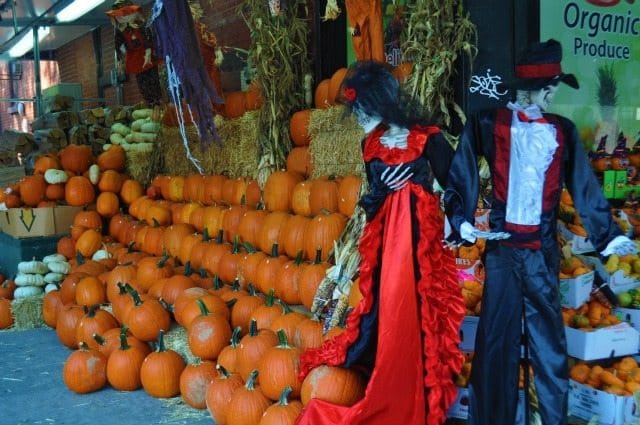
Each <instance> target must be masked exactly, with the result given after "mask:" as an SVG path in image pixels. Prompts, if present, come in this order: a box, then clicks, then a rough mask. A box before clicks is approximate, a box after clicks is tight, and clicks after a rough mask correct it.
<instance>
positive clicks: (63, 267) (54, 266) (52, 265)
mask: <svg viewBox="0 0 640 425" xmlns="http://www.w3.org/2000/svg"><path fill="white" fill-rule="evenodd" d="M47 267H48V268H49V270H50V271H52V272H54V273H61V274H69V272H70V271H71V264H69V263H68V262H67V261H51V262H49V263H47Z"/></svg>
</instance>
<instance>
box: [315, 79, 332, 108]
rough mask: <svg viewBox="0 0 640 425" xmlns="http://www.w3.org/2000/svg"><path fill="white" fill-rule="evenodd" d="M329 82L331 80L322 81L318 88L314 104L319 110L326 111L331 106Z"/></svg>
mask: <svg viewBox="0 0 640 425" xmlns="http://www.w3.org/2000/svg"><path fill="white" fill-rule="evenodd" d="M329 81H330V80H329V78H326V79H324V80H322V81H320V83H318V86H317V87H316V91H315V94H314V97H313V99H314V101H313V103H314V104H315V107H316V108H318V109H326V108H328V107H330V106H331V103H330V102H329Z"/></svg>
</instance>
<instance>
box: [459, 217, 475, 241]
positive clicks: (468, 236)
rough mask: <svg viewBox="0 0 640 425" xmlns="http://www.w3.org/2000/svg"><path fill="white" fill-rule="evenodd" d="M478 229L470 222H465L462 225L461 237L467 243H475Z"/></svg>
mask: <svg viewBox="0 0 640 425" xmlns="http://www.w3.org/2000/svg"><path fill="white" fill-rule="evenodd" d="M476 230H477V229H476V228H475V227H473V226H472V225H471V223H469V222H468V221H465V222H464V223H462V224H461V225H460V237H461V238H462V239H464V240H465V241H467V242H471V243H475V242H476V237H475V232H476Z"/></svg>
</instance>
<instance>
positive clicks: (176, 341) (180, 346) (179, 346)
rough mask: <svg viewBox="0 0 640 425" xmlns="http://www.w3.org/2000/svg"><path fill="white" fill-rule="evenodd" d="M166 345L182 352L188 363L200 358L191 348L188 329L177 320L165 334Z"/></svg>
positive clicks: (179, 352)
mask: <svg viewBox="0 0 640 425" xmlns="http://www.w3.org/2000/svg"><path fill="white" fill-rule="evenodd" d="M164 345H165V346H166V347H167V349H171V350H173V351H175V352H176V353H178V354H180V355H181V356H182V358H183V359H184V361H185V362H186V363H187V364H191V363H196V361H197V360H198V358H197V357H196V356H194V355H193V353H192V352H191V349H190V348H189V342H188V340H187V330H186V329H185V328H183V327H182V326H180V325H178V324H177V323H175V322H174V323H172V324H171V329H169V332H167V333H165V334H164Z"/></svg>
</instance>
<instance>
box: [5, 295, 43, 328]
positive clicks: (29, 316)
mask: <svg viewBox="0 0 640 425" xmlns="http://www.w3.org/2000/svg"><path fill="white" fill-rule="evenodd" d="M43 299H44V294H43V295H38V296H35V297H26V298H21V299H18V300H13V301H11V311H12V312H13V327H12V328H11V329H12V330H16V331H18V330H23V329H33V328H40V327H43V326H44V321H43V320H42V300H43Z"/></svg>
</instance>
